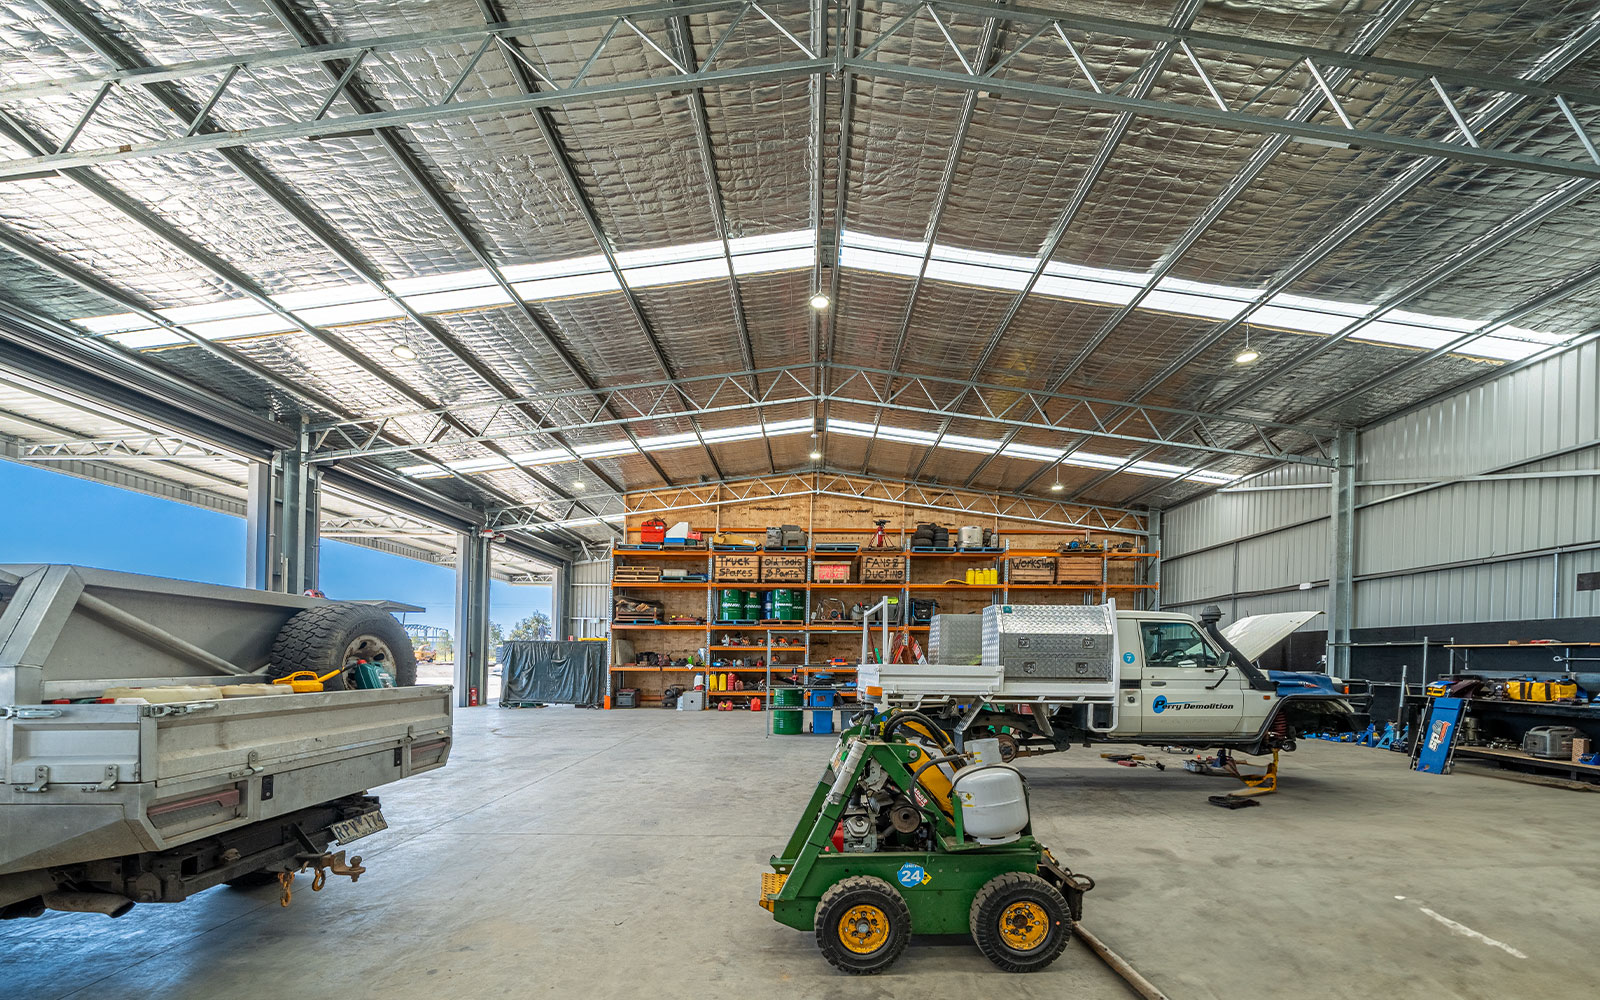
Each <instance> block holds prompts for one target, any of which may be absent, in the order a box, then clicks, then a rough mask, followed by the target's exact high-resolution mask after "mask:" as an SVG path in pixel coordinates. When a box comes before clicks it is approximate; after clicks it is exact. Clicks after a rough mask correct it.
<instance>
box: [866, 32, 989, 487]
mask: <svg viewBox="0 0 1600 1000" xmlns="http://www.w3.org/2000/svg"><path fill="white" fill-rule="evenodd" d="M999 34H1000V20H999V19H998V18H994V17H991V18H989V19H988V20H986V21H984V22H983V34H982V35H980V36H979V38H978V51H977V54H976V55H975V56H974V57H973V60H972V64H973V65H974V66H976V67H978V68H979V69H980V70H985V71H987V70H988V68H989V65H990V63H992V62H993V61H994V47H995V42H996V40H997V39H998V37H999ZM977 108H978V93H977V91H975V90H969V91H967V93H966V94H965V95H964V96H963V97H962V99H961V117H960V118H959V120H958V121H957V122H956V130H955V134H954V136H953V137H952V138H951V141H950V153H949V155H948V156H946V157H945V161H944V172H943V173H942V174H940V176H939V186H938V188H937V189H936V190H935V191H934V195H933V209H932V210H931V211H930V212H929V213H928V225H927V228H925V229H924V230H923V233H922V241H923V243H924V244H925V245H926V249H924V250H923V251H922V262H921V263H919V264H918V265H917V274H916V277H914V278H912V279H911V291H910V293H909V294H908V295H907V296H906V307H905V311H904V312H902V313H901V314H900V329H899V330H897V331H896V332H895V337H894V349H893V350H891V351H890V352H889V370H890V371H898V370H899V368H900V362H901V360H902V358H903V357H904V355H905V348H906V339H907V338H908V337H909V336H910V334H911V316H912V314H913V313H915V312H916V309H917V296H918V295H919V294H920V293H921V291H922V280H923V278H925V277H926V276H927V274H928V264H929V262H930V261H932V260H933V247H934V242H935V240H936V239H937V238H938V236H939V226H940V224H941V223H942V222H943V221H944V209H945V205H946V204H948V203H949V201H950V190H951V188H952V187H954V185H955V180H956V171H957V170H958V169H959V167H960V165H961V154H962V152H963V151H964V150H965V149H966V148H967V133H968V132H970V131H971V130H972V115H973V113H974V112H975V111H976V110H977ZM840 225H841V227H842V226H843V221H842V220H841V222H840ZM884 391H885V392H887V391H889V382H887V381H886V382H885V383H884ZM881 421H882V415H881V414H880V415H879V416H878V417H874V418H873V426H874V429H876V427H877V425H878V424H879V423H880V422H881ZM876 444H877V438H876V437H874V438H873V439H871V440H870V441H868V442H867V448H866V452H865V453H864V454H863V455H862V456H861V472H862V473H863V474H865V473H866V471H867V469H869V468H870V467H871V465H872V450H873V446H874V445H876Z"/></svg>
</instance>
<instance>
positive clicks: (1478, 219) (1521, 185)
mask: <svg viewBox="0 0 1600 1000" xmlns="http://www.w3.org/2000/svg"><path fill="white" fill-rule="evenodd" d="M1564 183H1569V182H1568V181H1567V180H1566V179H1565V178H1559V177H1552V176H1550V175H1548V174H1544V175H1540V174H1532V173H1529V172H1527V171H1513V170H1507V169H1504V168H1498V167H1484V166H1477V165H1475V164H1467V163H1453V164H1449V165H1447V166H1444V167H1441V168H1440V169H1439V170H1437V171H1435V172H1434V173H1433V174H1432V175H1431V176H1430V177H1429V179H1428V181H1427V182H1425V183H1424V184H1421V185H1419V186H1418V187H1416V188H1415V189H1413V190H1412V191H1411V192H1410V193H1409V194H1407V195H1406V196H1405V197H1404V198H1402V199H1400V200H1398V201H1396V202H1395V203H1394V204H1393V205H1391V206H1390V207H1389V208H1388V210H1386V211H1385V212H1384V213H1383V214H1382V215H1380V216H1379V217H1378V218H1377V219H1376V220H1374V222H1373V223H1372V224H1371V225H1370V226H1368V227H1367V228H1366V230H1365V231H1364V232H1363V233H1362V236H1361V238H1360V239H1358V240H1353V241H1351V242H1350V243H1347V244H1345V245H1343V246H1341V247H1339V248H1338V249H1337V250H1335V251H1334V252H1333V253H1331V254H1329V255H1328V256H1327V257H1326V258H1324V259H1323V260H1322V261H1321V262H1320V263H1319V264H1318V265H1317V266H1316V267H1314V268H1312V269H1311V270H1310V271H1308V272H1306V274H1305V275H1304V276H1303V277H1301V278H1300V279H1299V280H1298V281H1296V282H1295V283H1294V284H1293V285H1292V286H1291V287H1290V289H1289V291H1290V292H1293V293H1297V294H1301V295H1312V296H1323V297H1327V298H1334V299H1342V300H1344V301H1351V302H1379V301H1382V300H1383V299H1384V298H1386V297H1388V296H1390V295H1393V294H1394V293H1395V292H1396V291H1398V290H1399V289H1401V288H1403V287H1404V286H1405V285H1406V284H1407V283H1408V282H1410V281H1413V280H1415V278H1416V276H1417V274H1418V272H1419V271H1420V270H1422V269H1423V268H1425V267H1427V266H1430V265H1434V264H1437V263H1438V262H1439V261H1441V260H1443V259H1444V258H1445V257H1447V256H1449V254H1451V253H1452V252H1454V251H1456V250H1459V249H1460V248H1461V246H1462V245H1463V244H1466V243H1469V242H1471V241H1472V240H1473V239H1475V238H1477V237H1480V236H1482V235H1484V234H1486V233H1488V232H1489V231H1490V230H1492V229H1493V228H1494V227H1495V226H1497V225H1498V224H1500V223H1501V222H1503V221H1504V220H1506V219H1508V218H1510V217H1512V216H1514V215H1516V214H1517V213H1518V212H1521V211H1523V210H1525V209H1527V208H1529V207H1530V206H1532V205H1533V204H1534V202H1535V201H1537V200H1538V199H1539V197H1540V196H1542V195H1546V194H1549V193H1550V192H1551V191H1553V190H1555V189H1556V188H1558V187H1560V186H1561V185H1562V184H1564ZM1419 262H1421V266H1420V267H1419Z"/></svg>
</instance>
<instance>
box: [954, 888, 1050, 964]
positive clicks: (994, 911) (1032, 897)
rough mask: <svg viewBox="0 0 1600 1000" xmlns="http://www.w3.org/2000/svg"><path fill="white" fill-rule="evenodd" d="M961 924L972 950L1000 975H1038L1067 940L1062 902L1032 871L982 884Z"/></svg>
mask: <svg viewBox="0 0 1600 1000" xmlns="http://www.w3.org/2000/svg"><path fill="white" fill-rule="evenodd" d="M967 923H968V926H969V927H970V928H971V930H972V940H973V941H974V942H975V943H976V944H977V945H978V950H979V951H981V952H983V956H984V957H985V958H987V959H988V960H989V961H990V962H992V963H994V965H995V967H996V968H998V969H1001V970H1003V971H1005V972H1038V971H1039V970H1040V969H1043V968H1044V967H1045V966H1047V965H1049V964H1050V963H1051V962H1054V961H1055V960H1056V959H1057V958H1059V957H1060V955H1061V952H1062V950H1063V949H1065V948H1066V946H1067V940H1068V938H1070V937H1071V936H1072V917H1071V912H1070V910H1069V909H1068V908H1067V900H1066V897H1065V896H1063V895H1061V892H1060V890H1058V889H1057V888H1056V887H1055V886H1053V885H1051V884H1050V883H1049V882H1046V881H1045V880H1044V879H1042V878H1040V877H1039V876H1037V875H1035V874H1033V873H1032V872H1007V873H1006V874H1004V875H996V876H995V877H994V878H992V879H990V880H989V881H988V882H986V883H984V886H983V888H982V889H979V890H978V894H977V895H976V896H974V897H973V899H972V909H971V911H970V912H969V915H968V920H967Z"/></svg>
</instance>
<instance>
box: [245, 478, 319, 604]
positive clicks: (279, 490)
mask: <svg viewBox="0 0 1600 1000" xmlns="http://www.w3.org/2000/svg"><path fill="white" fill-rule="evenodd" d="M320 488H321V473H320V472H319V471H318V469H317V467H316V466H314V465H312V464H310V463H309V462H307V461H305V458H304V455H303V454H302V453H301V452H300V451H299V450H298V449H284V450H282V451H279V452H277V453H276V454H275V455H273V456H272V460H271V461H270V462H252V463H251V464H250V472H249V480H248V483H247V485H246V512H245V571H244V572H245V580H246V581H247V583H248V585H249V586H251V587H253V588H255V589H256V590H270V591H274V592H276V593H280V594H300V593H303V592H305V591H307V590H315V589H316V586H317V561H318V560H317V555H318V552H317V549H318V538H319V526H320V511H321V496H320Z"/></svg>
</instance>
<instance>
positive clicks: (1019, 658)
mask: <svg viewBox="0 0 1600 1000" xmlns="http://www.w3.org/2000/svg"><path fill="white" fill-rule="evenodd" d="M1116 630H1117V621H1116V612H1115V611H1114V610H1112V609H1111V608H1110V607H1109V606H1108V605H1103V604H1031V605H1030V604H991V605H989V606H988V607H987V608H984V609H983V662H984V663H998V664H1000V665H1001V666H1002V667H1004V668H1005V676H1006V677H1007V678H1008V679H1019V678H1030V677H1033V678H1054V679H1061V680H1074V681H1106V680H1110V679H1111V678H1112V677H1113V676H1115V674H1114V671H1115V666H1116V664H1115V662H1114V660H1115V657H1116Z"/></svg>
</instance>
